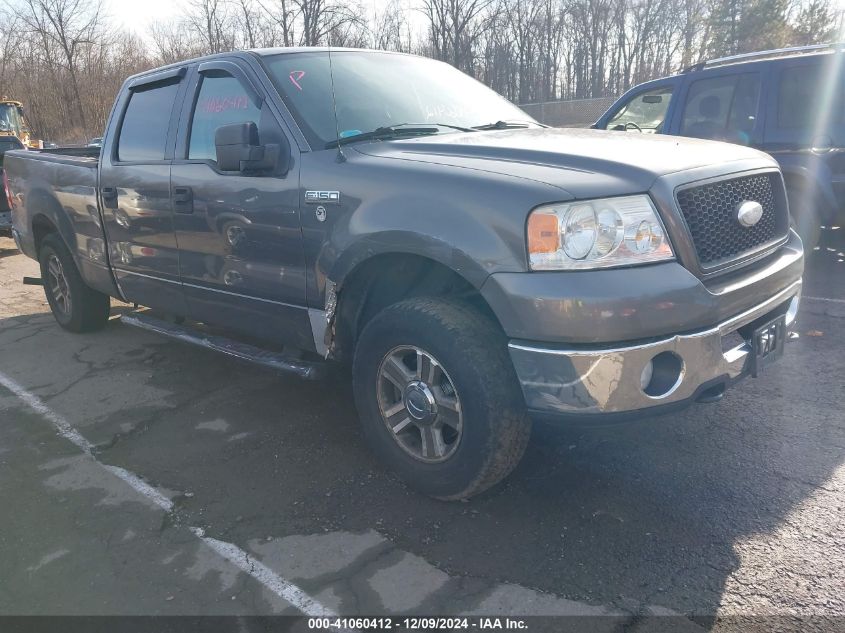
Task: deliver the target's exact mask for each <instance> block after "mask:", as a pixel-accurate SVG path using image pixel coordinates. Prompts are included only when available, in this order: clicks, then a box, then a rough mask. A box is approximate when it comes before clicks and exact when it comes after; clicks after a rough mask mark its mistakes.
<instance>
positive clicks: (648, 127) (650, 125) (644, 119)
mask: <svg viewBox="0 0 845 633" xmlns="http://www.w3.org/2000/svg"><path fill="white" fill-rule="evenodd" d="M671 99H672V87H671V86H667V87H664V88H655V89H654V90H649V91H647V92H641V93H640V94H638V95H635V96H634V97H633V98H632V99H631V100H630V101H628V102H627V103H626V104H624V105H623V106H622V107H621V108H620V109H619V111H618V112H617V113H616V114H614V115H613V117H612V118H611V119H610V121H608V122H607V129H608V130H641V131H643V132H650V133H652V134H654V133H656V132H660V131H661V130H662V128H663V121H664V120H665V119H666V111H667V110H668V109H669V101H671Z"/></svg>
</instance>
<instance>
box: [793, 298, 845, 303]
mask: <svg viewBox="0 0 845 633" xmlns="http://www.w3.org/2000/svg"><path fill="white" fill-rule="evenodd" d="M803 299H809V300H810V301H824V302H825V303H845V299H831V298H829V297H803Z"/></svg>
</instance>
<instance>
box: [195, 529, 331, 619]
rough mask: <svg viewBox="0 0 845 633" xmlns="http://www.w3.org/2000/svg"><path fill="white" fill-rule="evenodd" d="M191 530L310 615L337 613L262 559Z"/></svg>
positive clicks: (198, 531) (196, 530) (200, 531)
mask: <svg viewBox="0 0 845 633" xmlns="http://www.w3.org/2000/svg"><path fill="white" fill-rule="evenodd" d="M191 532H193V534H194V536H196V537H197V538H199V539H201V540H202V542H203V543H205V544H206V545H208V546H209V547H210V548H211V549H213V550H214V551H215V552H217V553H218V554H219V555H220V556H221V557H222V558H225V559H226V560H227V561H229V562H230V563H232V564H233V565H235V566H237V567H239V568H240V569H241V571H243V572H244V573H246V574H249V575H250V576H252V577H253V578H255V579H256V580H257V581H258V582H260V583H261V584H262V585H264V586H265V587H267V588H268V589H269V590H270V591H272V592H273V593H274V594H276V595H277V596H279V597H280V598H283V599H285V600H287V601H288V602H290V603H291V604H292V605H294V606H295V607H296V608H297V609H299V610H300V611H302V612H303V613H305V614H307V615H310V616H323V617H334V616H335V615H336V614H335V613H334V612H333V611H331V610H329V609H327V608H326V607H324V606H323V605H322V604H320V603H319V602H317V601H316V600H315V599H314V598H312V597H311V596H309V595H308V594H307V593H305V592H304V591H303V590H302V589H300V588H299V587H297V586H296V585H294V584H293V583H291V582H289V581H287V580H285V579H284V578H282V577H281V576H279V575H278V574H277V573H276V572H274V571H273V570H272V569H270V568H269V567H267V566H266V565H264V564H263V563H261V562H260V561H257V560H255V559H254V558H252V557H251V556H250V555H249V554H247V553H246V552H245V551H243V550H242V549H241V548H239V547H238V546H237V545H232V544H231V543H226V542H225V541H218V540H217V539H214V538H211V537H208V536H205V532H203V530H202V529H200V528H191Z"/></svg>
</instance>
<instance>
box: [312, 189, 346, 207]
mask: <svg viewBox="0 0 845 633" xmlns="http://www.w3.org/2000/svg"><path fill="white" fill-rule="evenodd" d="M305 203H306V204H340V192H339V191H306V192H305Z"/></svg>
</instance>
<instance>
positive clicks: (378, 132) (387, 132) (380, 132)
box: [326, 125, 439, 149]
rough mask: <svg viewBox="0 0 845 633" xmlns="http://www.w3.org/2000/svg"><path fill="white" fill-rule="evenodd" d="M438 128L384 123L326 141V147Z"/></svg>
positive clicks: (421, 134) (433, 130)
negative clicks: (370, 128) (381, 125)
mask: <svg viewBox="0 0 845 633" xmlns="http://www.w3.org/2000/svg"><path fill="white" fill-rule="evenodd" d="M438 131H439V130H438V129H437V128H436V127H402V126H399V125H386V126H383V127H377V128H376V129H374V130H371V131H369V132H360V133H358V134H353V135H352V136H345V137H343V138H339V139H337V140H335V141H329V142H328V143H326V149H330V148H332V147H338V146H340V145H346V144H347V143H355V142H357V141H369V140H373V139H379V138H381V139H387V138H397V137H399V136H425V135H428V134H437V132H438Z"/></svg>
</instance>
